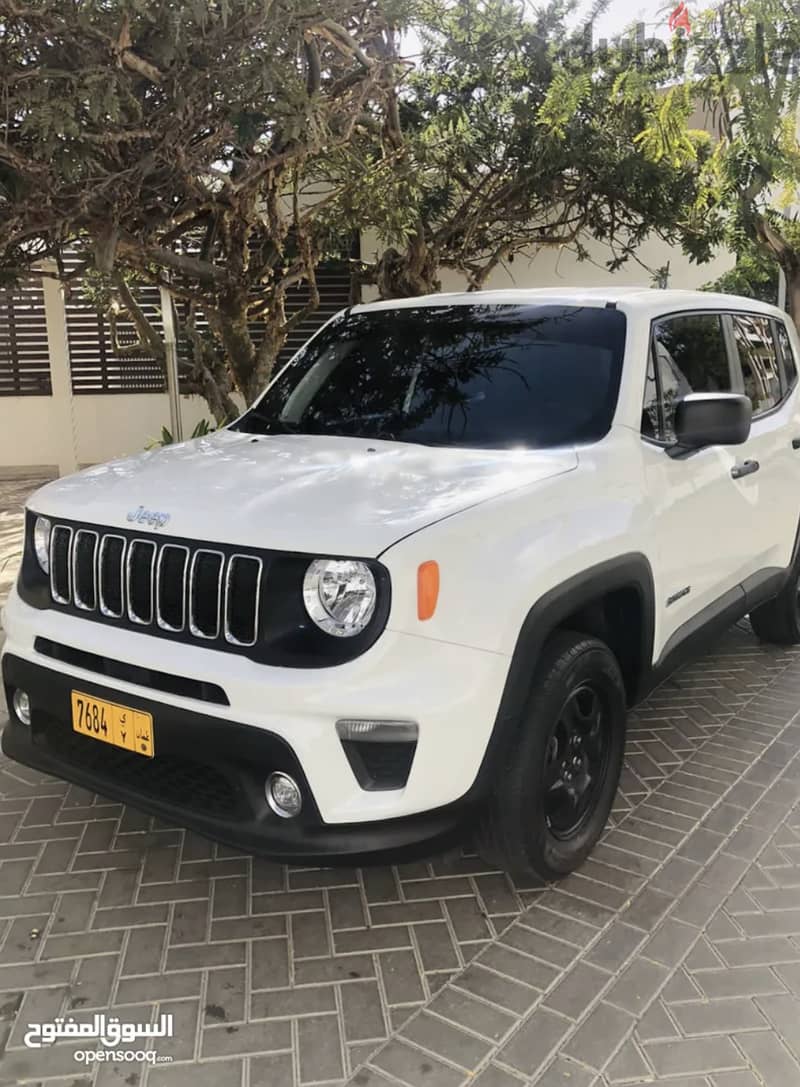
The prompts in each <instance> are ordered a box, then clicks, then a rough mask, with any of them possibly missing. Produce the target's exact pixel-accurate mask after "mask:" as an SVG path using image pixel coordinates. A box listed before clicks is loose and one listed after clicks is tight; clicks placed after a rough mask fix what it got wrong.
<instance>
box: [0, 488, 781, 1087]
mask: <svg viewBox="0 0 800 1087" xmlns="http://www.w3.org/2000/svg"><path fill="white" fill-rule="evenodd" d="M0 507H2V497H1V496H0ZM0 567H2V558H0ZM6 569H7V567H6ZM6 580H7V578H6ZM798 707H800V652H799V651H797V650H778V649H769V648H765V647H762V646H759V645H758V644H757V643H756V641H755V639H754V638H753V637H752V635H751V634H750V632H749V630H748V629H747V627H746V624H740V626H739V627H737V628H734V629H733V630H732V631H731V632H729V633H728V634H727V635H726V636H725V638H724V639H722V641H721V642H720V643H719V645H718V646H717V647H715V649H714V651H713V653H712V654H711V655H710V656H709V657H707V658H706V659H704V660H702V661H699V662H697V663H695V664H692V665H691V666H690V667H688V668H686V669H684V670H683V671H682V672H681V673H680V674H679V675H677V676H676V677H674V678H673V679H672V680H670V681H668V682H667V683H666V684H665V685H663V686H662V687H661V688H660V689H659V690H657V691H656V692H654V694H653V695H652V696H651V698H650V699H649V700H648V701H647V702H646V703H645V704H644V705H642V706H640V707H638V708H637V710H636V711H635V712H634V713H633V714H632V715H631V721H630V731H629V738H628V753H627V762H626V768H625V772H624V774H623V778H622V783H621V788H620V793H619V796H618V798H617V801H616V803H615V807H614V814H613V817H612V823H611V826H610V827H609V829H608V832H607V834H606V836H605V838H604V840H603V842H602V843H601V844H600V845H599V846H598V848H597V849H596V851H595V852H594V854H593V855H592V857H591V858H590V859H589V860H588V861H587V862H586V864H585V865H584V867H583V869H582V870H581V871H580V872H579V873H576V874H575V875H573V876H571V877H569V878H568V879H566V880H564V881H563V882H562V884H561V885H560V886H559V887H557V888H546V887H534V886H524V885H519V886H517V885H515V884H514V883H513V881H511V880H509V879H508V877H506V876H505V875H503V874H502V873H497V872H493V871H492V870H491V869H490V868H489V867H488V866H487V865H485V864H484V863H483V862H481V861H479V860H478V859H477V858H475V857H474V855H470V854H469V853H466V854H462V853H459V852H453V853H450V854H448V855H446V856H441V857H433V858H431V859H429V860H422V861H418V862H414V863H411V864H403V865H399V866H395V867H379V868H369V869H364V870H358V869H333V870H325V869H312V868H292V869H287V868H285V867H284V866H282V865H279V864H274V863H272V862H269V861H266V860H263V859H254V858H251V857H248V856H245V855H243V854H240V853H238V852H237V851H235V850H229V849H224V848H222V847H219V846H215V845H214V844H213V843H209V842H206V841H205V840H203V839H201V838H199V837H198V836H197V835H195V834H192V833H189V832H185V831H183V830H181V829H180V828H179V827H174V826H170V827H167V826H164V825H162V824H160V823H159V822H158V821H157V820H154V819H152V818H150V817H148V816H146V815H143V814H142V813H140V812H137V811H135V810H133V809H128V808H125V807H123V806H122V805H119V804H116V803H111V802H109V801H106V800H104V799H102V798H97V797H94V796H92V794H90V793H88V792H87V791H86V790H83V789H78V788H75V787H71V786H67V785H65V784H64V783H62V782H57V781H54V780H52V779H49V778H47V777H45V776H44V775H41V774H37V773H36V772H35V771H28V770H26V769H25V768H22V767H17V766H14V765H11V764H9V763H4V762H0V1047H2V1045H3V1044H4V1036H3V1030H4V1029H5V1030H6V1031H8V1030H10V1029H11V1028H12V1026H13V1030H14V1033H12V1034H11V1036H10V1039H8V1041H7V1042H6V1043H5V1044H6V1045H7V1048H6V1051H5V1054H4V1056H3V1057H2V1059H1V1060H0V1081H2V1080H3V1079H4V1078H9V1077H10V1078H11V1080H12V1081H15V1082H16V1081H18V1082H20V1083H25V1082H29V1083H30V1082H34V1081H36V1082H40V1081H43V1080H44V1081H45V1082H48V1081H49V1079H50V1078H52V1077H59V1076H67V1077H69V1080H68V1082H72V1081H74V1082H75V1084H83V1082H84V1081H85V1082H86V1084H87V1085H88V1084H89V1082H90V1081H91V1082H92V1083H93V1085H94V1087H105V1085H106V1084H115V1085H118V1084H122V1083H125V1084H126V1087H135V1083H139V1082H141V1083H142V1084H143V1087H169V1085H174V1087H180V1085H181V1084H186V1085H189V1084H191V1085H192V1087H194V1085H197V1087H203V1085H204V1084H206V1083H207V1084H209V1085H210V1084H214V1087H226V1085H227V1084H228V1083H230V1084H234V1083H235V1084H236V1087H241V1084H242V1083H243V1082H245V1083H249V1084H250V1087H255V1085H259V1087H260V1085H261V1084H264V1085H268V1087H302V1085H304V1084H306V1083H309V1084H311V1083H316V1082H319V1081H324V1082H326V1083H328V1084H343V1083H345V1082H348V1081H352V1082H353V1083H354V1084H356V1083H357V1084H358V1087H370V1085H371V1087H389V1085H390V1084H392V1085H394V1087H397V1084H398V1083H406V1084H408V1085H409V1087H423V1085H425V1087H429V1085H430V1087H438V1085H441V1087H451V1085H452V1087H456V1085H459V1087H461V1085H462V1084H464V1083H465V1082H466V1081H467V1080H469V1082H470V1083H472V1084H476V1085H478V1087H515V1085H516V1087H519V1085H520V1084H522V1083H525V1082H526V1081H527V1082H530V1077H531V1076H532V1075H535V1076H537V1077H538V1078H537V1080H536V1082H537V1084H538V1087H554V1085H555V1084H564V1085H567V1084H568V1085H569V1087H604V1085H613V1087H617V1084H619V1085H623V1084H633V1083H636V1082H642V1083H658V1084H661V1083H662V1082H663V1084H664V1085H665V1087H666V1085H667V1084H669V1085H670V1087H756V1085H758V1087H784V1084H786V1085H787V1087H795V1085H796V1084H798V1083H800V1064H798V1058H799V1057H800V1055H799V1054H798V1053H797V1052H796V1049H797V1046H798V1045H799V1044H800V1043H798V1038H800V1034H798V1031H797V1026H796V1024H797V1023H798V1022H800V1009H799V1007H798V1005H799V1004H800V1001H799V1000H798V998H799V997H800V921H799V920H798V918H799V917H800V804H798V801H800V757H798V755H797V752H798V748H800V725H799V724H797V723H794V724H793V723H791V722H792V718H793V716H794V714H795V713H796V712H797V709H798ZM22 994H27V995H26V996H25V1000H24V1001H23V1002H22V1003H21V997H22ZM37 1001H38V1003H37ZM156 1004H157V1005H158V1007H159V1008H160V1009H161V1010H162V1011H164V1010H165V1009H169V1010H170V1011H171V1012H172V1013H173V1015H174V1016H175V1021H176V1025H177V1026H178V1030H179V1032H180V1036H178V1032H177V1031H176V1038H175V1039H174V1044H173V1046H172V1051H171V1055H172V1056H173V1057H174V1059H175V1060H174V1064H173V1065H172V1066H171V1067H170V1066H168V1065H159V1066H156V1067H153V1068H148V1069H143V1070H138V1069H137V1070H136V1073H135V1077H134V1078H130V1079H129V1080H126V1079H125V1076H129V1077H130V1076H131V1068H130V1067H129V1066H127V1067H126V1066H118V1067H117V1068H114V1067H112V1066H106V1067H104V1068H101V1069H98V1070H95V1071H93V1072H87V1070H86V1069H85V1068H83V1067H82V1066H80V1065H78V1064H77V1063H76V1062H75V1061H74V1059H73V1057H72V1052H71V1049H70V1047H68V1046H64V1045H56V1046H54V1047H52V1048H50V1049H49V1050H47V1051H41V1052H40V1053H33V1051H29V1050H27V1049H25V1048H24V1046H22V1045H21V1033H24V1030H23V1027H24V1026H25V1022H24V1021H25V1020H28V1019H33V1016H34V1012H35V1013H36V1014H37V1015H39V1016H40V1017H42V1018H46V1017H47V1016H48V1015H49V1016H52V1015H54V1014H56V1009H58V1010H60V1011H61V1012H62V1013H68V1014H73V1015H76V1016H81V1015H85V1016H91V1015H93V1014H94V1012H95V1011H106V1012H108V1013H111V1014H117V1015H120V1016H122V1017H123V1018H124V1017H125V1016H126V1015H128V1016H130V1015H133V1014H135V1013H136V1012H138V1011H139V1009H141V1008H143V1007H144V1008H154V1006H155V1005H156ZM793 1047H794V1050H795V1051H794V1052H793ZM32 1053H33V1055H32ZM140 1072H141V1074H140ZM792 1077H793V1078H792ZM134 1079H135V1082H134ZM52 1082H53V1087H55V1082H56V1081H55V1080H54V1079H53V1080H52ZM48 1087H49V1083H48Z"/></svg>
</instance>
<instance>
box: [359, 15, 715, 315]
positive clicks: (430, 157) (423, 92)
mask: <svg viewBox="0 0 800 1087" xmlns="http://www.w3.org/2000/svg"><path fill="white" fill-rule="evenodd" d="M574 8H575V5H574V4H572V3H570V2H566V3H564V2H561V0H555V2H552V3H550V4H549V5H548V6H547V7H545V8H544V9H542V10H540V11H537V12H536V13H534V14H533V15H528V14H527V13H526V8H525V6H523V5H521V4H519V3H518V2H517V0H461V2H460V3H458V4H445V5H442V6H438V7H437V6H429V7H428V8H426V11H425V24H424V25H423V26H421V27H418V32H419V34H420V38H421V42H422V54H421V62H420V64H419V65H418V66H417V67H416V68H415V69H414V70H413V71H411V72H410V73H409V74H408V76H407V78H406V79H405V80H404V81H402V82H400V84H399V87H398V89H397V90H391V91H390V98H391V97H394V98H395V99H396V101H395V103H394V107H393V108H392V106H391V105H390V108H389V112H388V122H389V131H388V136H389V142H390V144H391V145H392V146H393V147H394V148H395V156H394V159H393V162H392V169H391V171H383V172H382V171H381V170H380V168H375V169H374V170H372V171H371V172H370V176H371V179H372V181H371V184H370V186H369V187H368V188H366V189H365V188H363V187H359V186H357V185H355V184H354V185H353V186H351V187H350V188H349V189H348V190H347V197H348V198H349V201H350V213H351V215H352V216H353V217H354V218H356V219H359V220H361V221H362V222H365V223H372V225H374V226H375V228H376V229H377V231H378V234H379V236H380V238H381V240H382V242H383V243H384V244H385V246H386V248H385V251H384V252H383V253H382V254H380V255H379V256H378V257H377V259H376V260H375V261H374V262H372V263H365V264H364V265H363V266H362V268H361V276H362V278H363V280H364V281H366V282H370V283H374V284H376V285H377V286H378V289H379V291H380V293H381V294H382V295H383V296H385V297H392V296H403V295H413V294H418V293H423V292H426V291H432V290H437V289H438V288H439V286H440V275H441V271H442V270H443V269H454V270H455V271H457V272H459V273H461V274H462V275H463V276H464V277H465V278H466V281H467V283H468V284H469V286H470V288H471V289H478V288H480V287H482V286H483V285H484V284H485V283H486V280H487V278H488V276H489V275H490V273H491V272H492V271H493V270H494V269H495V268H496V267H497V266H498V265H499V264H501V263H504V262H510V261H513V259H514V256H515V254H517V253H519V252H521V251H523V250H527V251H535V250H536V249H538V248H542V247H553V246H556V247H570V248H572V249H574V250H575V251H577V252H578V254H579V255H580V256H585V255H586V250H585V248H584V240H585V238H586V236H587V235H592V236H594V237H595V238H597V239H600V240H602V241H605V242H607V243H609V245H610V246H611V247H612V249H613V255H612V257H611V259H610V262H609V263H610V267H612V268H615V267H618V266H619V264H621V263H622V262H623V261H625V260H627V259H628V258H630V257H631V256H632V255H633V254H634V253H635V251H636V249H637V247H638V246H639V245H640V243H641V242H642V240H643V239H644V237H645V236H647V234H649V233H650V232H651V231H655V232H658V233H660V234H661V235H662V236H664V237H666V238H668V239H669V240H673V241H674V240H676V239H677V238H678V236H679V227H678V222H679V219H680V211H681V209H682V208H684V207H685V206H686V204H687V203H689V202H690V201H691V200H692V199H693V197H694V195H695V184H696V177H697V171H699V168H700V162H701V161H702V152H701V153H700V155H699V157H698V159H697V162H696V163H695V165H694V166H693V167H692V168H689V169H687V168H686V167H685V166H683V165H682V166H681V168H677V167H674V168H673V167H671V166H668V165H666V166H665V164H664V163H663V162H662V163H658V164H656V163H654V162H653V160H652V159H651V158H649V157H648V156H646V155H645V154H643V153H642V151H641V149H640V147H639V145H638V144H637V142H636V137H637V135H638V134H639V133H640V132H641V130H642V129H643V128H644V127H645V125H646V123H647V113H646V112H645V110H644V109H643V105H642V103H641V102H639V101H637V100H631V101H630V102H624V101H622V100H620V99H619V96H618V94H617V90H616V81H617V78H618V76H619V73H620V71H622V70H624V68H625V66H626V65H627V64H628V62H629V54H628V53H626V52H625V51H624V50H619V51H615V50H610V51H609V50H607V51H606V52H605V54H604V55H603V56H602V57H599V58H598V57H596V56H594V55H593V54H591V53H589V52H588V51H587V50H586V49H585V39H584V35H583V30H582V29H581V30H578V31H572V30H570V29H569V25H570V17H571V16H572V15H573V14H574ZM394 56H395V58H396V56H397V50H396V48H395V51H394ZM382 185H383V190H382V188H381V186H382ZM390 194H394V195H393V196H392V195H390ZM387 208H388V209H389V213H388V214H387V213H386V209H387ZM374 209H377V210H378V212H379V215H378V216H377V217H376V216H375V215H374V214H373V212H374Z"/></svg>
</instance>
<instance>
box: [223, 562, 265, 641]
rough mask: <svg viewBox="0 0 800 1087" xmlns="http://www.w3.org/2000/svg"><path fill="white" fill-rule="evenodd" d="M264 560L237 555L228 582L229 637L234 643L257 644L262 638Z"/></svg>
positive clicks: (226, 587) (226, 591) (226, 621)
mask: <svg viewBox="0 0 800 1087" xmlns="http://www.w3.org/2000/svg"><path fill="white" fill-rule="evenodd" d="M261 570H262V563H261V559H257V558H253V557H252V556H251V555H233V556H232V557H231V560H230V562H229V563H228V577H227V581H226V583H225V638H226V640H227V641H229V642H231V643H232V644H233V645H254V644H255V641H256V638H257V637H258V609H259V598H260V596H261Z"/></svg>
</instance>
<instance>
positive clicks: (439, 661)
mask: <svg viewBox="0 0 800 1087" xmlns="http://www.w3.org/2000/svg"><path fill="white" fill-rule="evenodd" d="M4 625H5V628H6V631H7V634H8V640H7V642H6V645H5V651H6V653H7V654H11V655H12V656H14V657H16V658H20V659H22V660H24V661H27V662H29V663H31V664H34V665H39V666H41V667H42V668H43V669H46V670H47V673H48V674H50V672H52V671H53V670H57V672H58V674H59V675H61V676H64V677H66V678H67V680H69V681H70V682H71V685H72V686H73V687H75V688H77V689H84V690H88V691H91V690H92V688H91V686H90V685H91V683H93V682H98V683H104V684H105V685H106V686H107V687H113V691H114V693H115V697H114V698H113V699H112V700H113V701H117V702H121V703H122V704H123V705H131V706H135V705H138V704H139V701H140V700H142V699H156V700H157V701H158V704H159V705H160V706H163V707H164V708H165V711H169V712H171V711H173V710H175V711H182V712H183V714H184V719H185V720H186V721H187V722H189V721H192V722H193V721H196V720H200V719H210V720H212V721H213V722H215V724H216V727H217V729H218V730H219V732H220V735H222V736H226V735H230V733H228V732H226V729H227V728H228V726H230V727H231V728H233V727H235V726H249V727H251V728H252V729H254V730H256V731H257V732H264V733H267V734H269V735H271V736H272V737H275V738H277V739H278V740H281V741H283V744H284V745H285V746H286V747H288V748H289V749H290V750H291V751H292V752H293V753H294V756H295V758H296V760H297V762H298V763H299V764H300V766H301V767H302V771H303V775H304V776H305V779H306V781H307V782H308V785H309V788H310V792H311V794H312V796H313V797H314V800H315V803H316V806H317V809H318V811H319V815H320V818H321V820H322V822H323V823H325V824H345V825H351V824H355V823H374V822H381V823H383V822H385V821H393V820H396V819H399V818H403V817H406V816H416V815H421V814H424V813H426V812H428V811H431V810H434V809H439V808H443V807H446V806H448V805H450V804H454V803H456V802H458V801H460V800H461V798H463V797H464V796H465V795H466V794H467V793H469V792H470V790H472V789H473V787H474V786H475V782H476V779H477V778H478V775H479V772H480V773H481V774H482V773H483V763H484V758H485V756H486V753H487V748H488V745H489V743H490V739H491V738H492V735H493V730H494V724H495V720H496V718H497V716H498V708H499V706H500V700H501V696H502V693H503V689H504V685H505V683H506V678H507V675H508V666H509V659H508V657H506V656H504V655H502V654H498V653H489V652H486V651H484V650H479V649H473V648H470V647H466V646H462V645H456V644H453V643H450V642H442V641H435V640H433V639H430V638H425V637H420V636H416V635H411V634H407V633H402V632H399V631H395V630H392V629H391V628H390V627H389V628H387V629H386V630H385V631H384V633H383V634H382V635H381V637H380V638H379V639H378V641H377V642H376V644H375V645H374V646H372V648H371V649H369V651H368V652H366V653H364V654H363V655H362V656H360V657H358V658H357V659H355V660H353V661H350V662H348V663H346V664H341V665H337V666H336V667H331V668H315V669H301V668H279V667H274V666H271V665H264V664H259V663H257V662H255V661H251V660H249V659H247V658H246V657H241V656H237V655H235V654H231V653H220V652H217V651H215V650H213V649H209V648H205V647H204V646H202V645H194V644H186V643H182V642H167V641H165V640H164V639H160V638H153V637H150V636H149V635H148V634H147V633H145V632H139V631H130V630H125V629H117V628H115V627H113V626H111V625H105V624H100V623H93V622H90V621H87V620H85V619H81V618H78V617H75V616H72V615H69V614H65V613H63V612H61V611H59V610H58V609H54V608H49V609H42V610H39V609H36V608H33V607H31V606H30V605H28V604H26V603H25V602H24V601H23V600H21V599H20V597H19V594H18V593H17V592H16V590H12V592H11V594H10V595H9V598H8V602H7V605H6V609H5V613H4ZM39 640H43V641H49V642H51V643H55V644H57V645H59V646H63V647H67V648H68V649H69V650H74V651H76V652H77V653H79V654H91V655H96V656H99V657H103V658H107V659H109V660H112V661H115V662H118V663H120V664H123V665H124V666H125V668H126V673H125V674H124V675H123V674H120V673H119V672H118V674H117V675H116V676H115V677H114V678H113V679H111V678H109V676H108V675H107V674H106V675H104V674H103V673H102V670H98V669H97V668H95V667H91V666H87V667H83V666H81V665H80V664H76V663H72V662H70V661H66V660H62V661H59V663H58V664H54V661H53V659H52V657H51V656H48V655H45V654H44V653H42V652H40V651H39V649H37V645H40V644H41V642H40V641H39ZM157 673H168V674H169V676H170V677H172V678H173V679H175V680H177V681H178V682H177V683H175V684H174V685H173V686H172V687H171V688H164V687H163V686H162V687H161V688H159V689H156V687H157V686H158V684H157V683H156V682H154V677H155V676H156V674H157ZM187 684H188V685H189V686H188V689H187ZM204 684H205V685H208V686H213V687H215V688H218V692H219V691H221V692H222V693H223V694H224V698H223V699H222V701H213V700H209V696H210V692H209V691H208V690H204V689H203V685H204ZM192 691H194V694H192ZM204 696H205V697H204ZM341 718H352V719H379V720H411V721H415V722H417V723H418V726H419V738H418V743H417V748H416V752H415V755H414V760H413V764H412V766H411V772H410V774H409V776H408V779H407V781H406V783H405V785H404V787H403V788H397V789H391V790H386V791H368V790H365V789H362V788H361V787H360V786H359V784H358V781H357V780H356V777H355V775H354V772H353V769H352V767H351V765H350V763H349V761H348V759H347V756H346V753H345V751H344V749H343V746H342V743H341V741H340V739H339V737H338V735H337V732H336V721H337V720H338V719H341ZM187 728H188V726H187ZM189 734H190V735H191V731H190V732H189Z"/></svg>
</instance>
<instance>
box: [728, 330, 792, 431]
mask: <svg viewBox="0 0 800 1087" xmlns="http://www.w3.org/2000/svg"><path fill="white" fill-rule="evenodd" d="M731 321H732V324H733V336H734V340H735V341H736V347H737V350H738V352H739V363H740V365H741V368H742V378H743V380H744V391H745V394H746V395H747V396H749V397H750V401H751V403H752V405H753V418H756V417H757V416H759V415H763V414H764V412H766V411H770V410H771V409H772V408H774V407H775V405H776V404H778V403H779V402H780V399H781V378H780V370H779V367H778V355H777V351H776V349H775V341H774V339H773V338H772V332H771V329H770V322H769V318H768V317H757V316H755V315H754V314H748V313H733V314H731Z"/></svg>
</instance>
